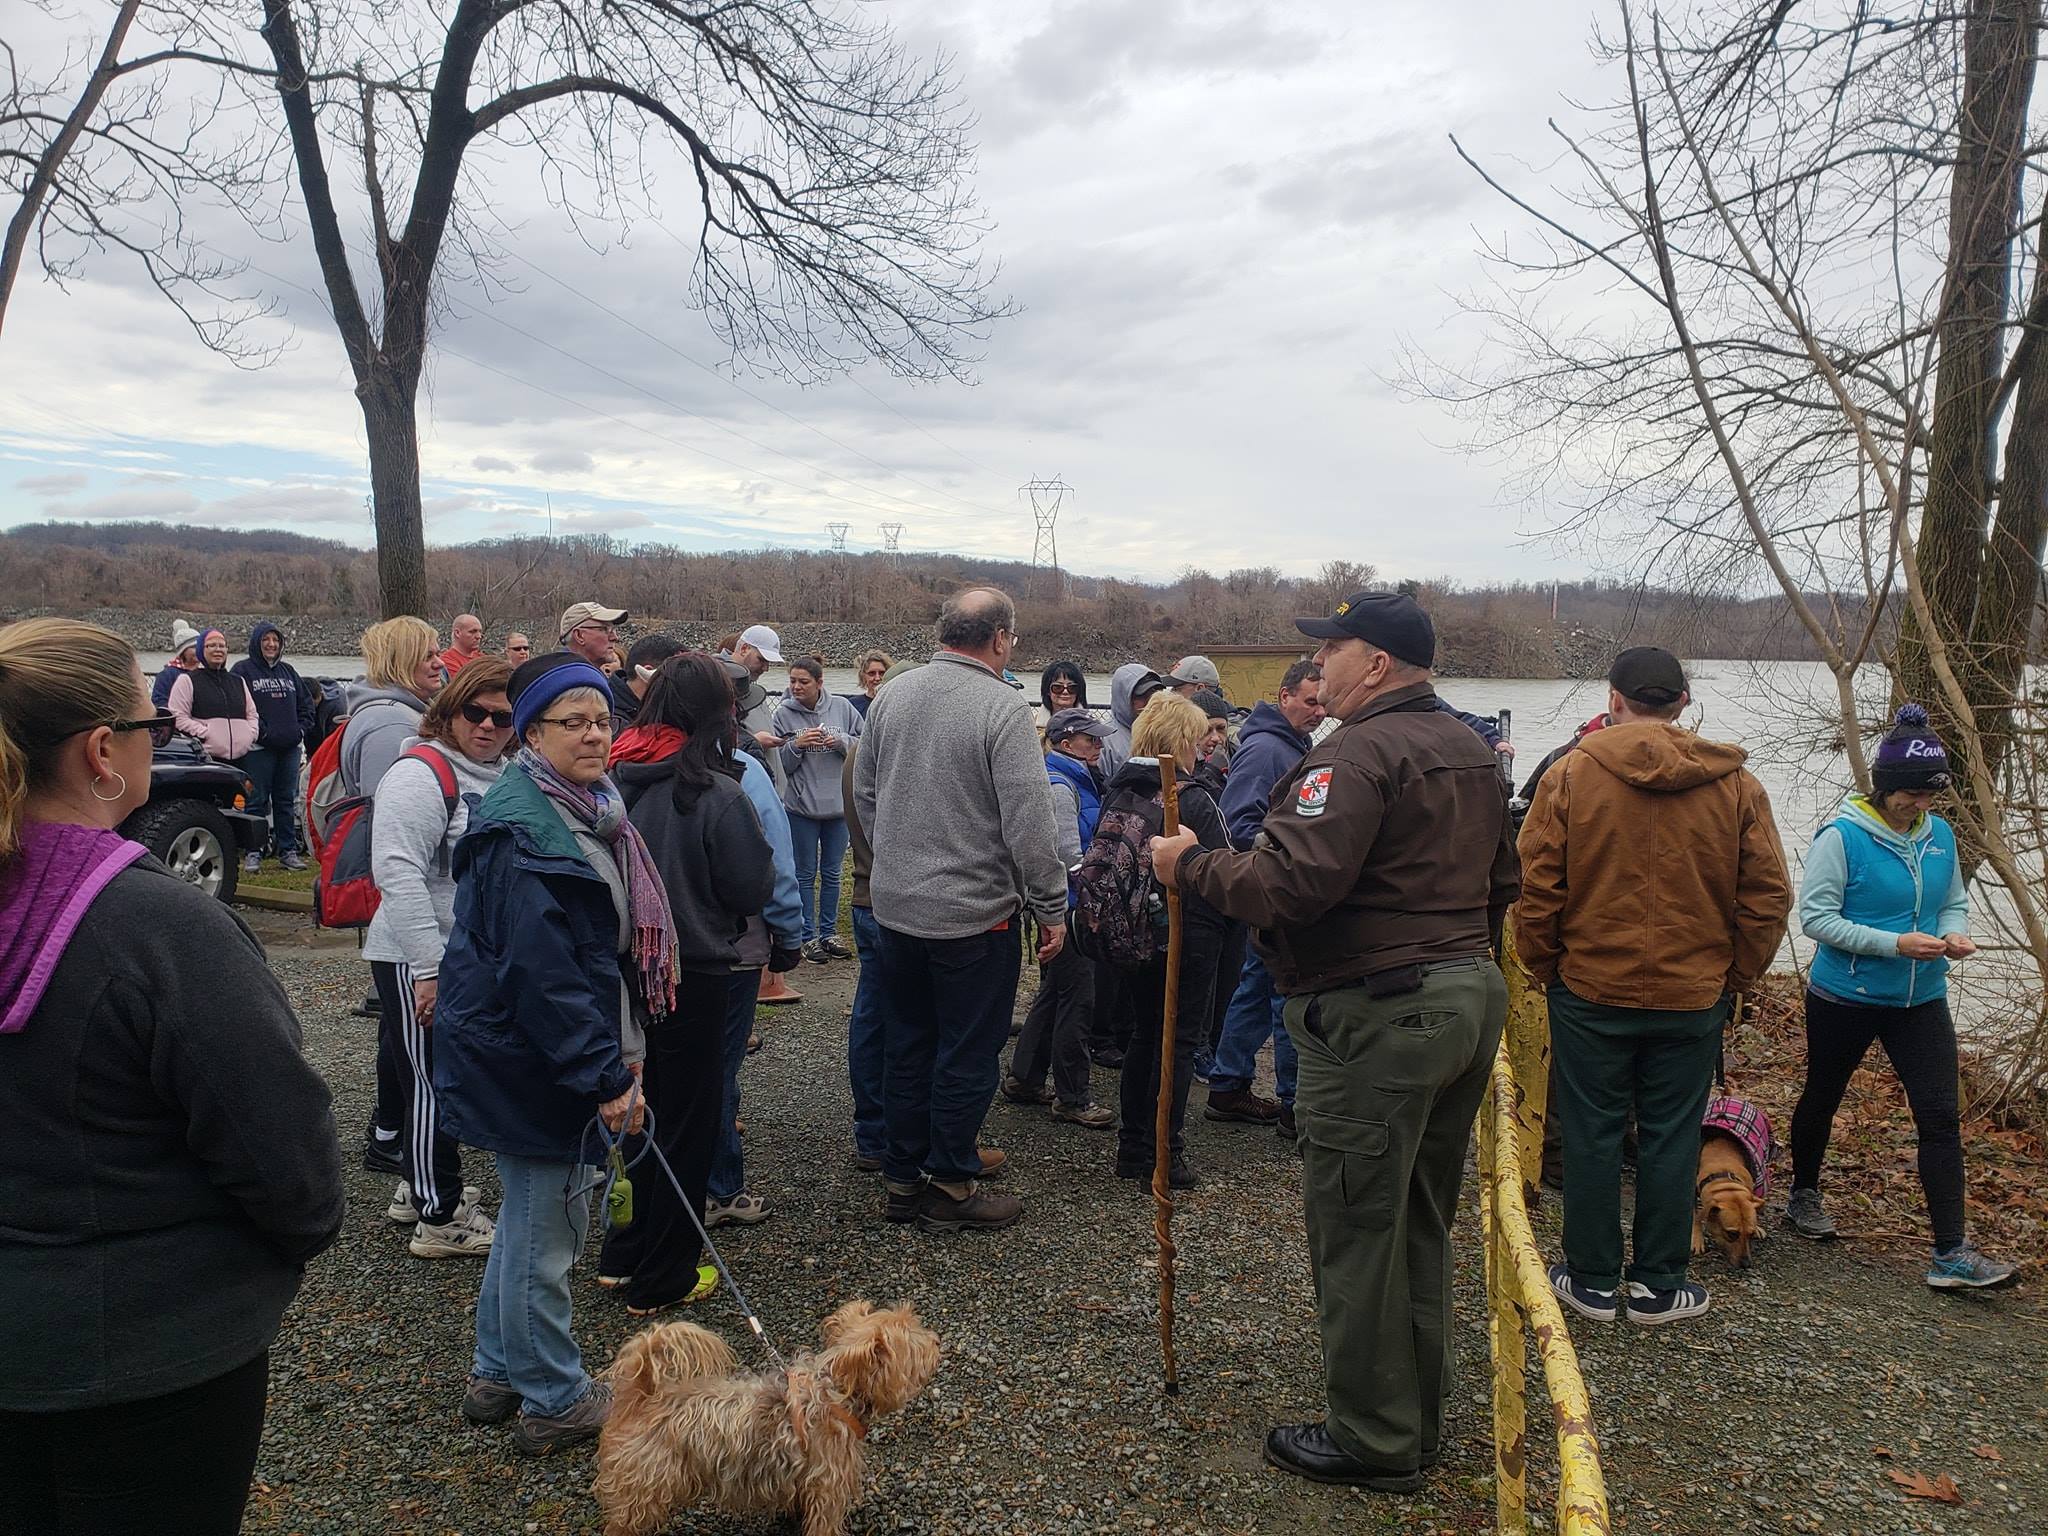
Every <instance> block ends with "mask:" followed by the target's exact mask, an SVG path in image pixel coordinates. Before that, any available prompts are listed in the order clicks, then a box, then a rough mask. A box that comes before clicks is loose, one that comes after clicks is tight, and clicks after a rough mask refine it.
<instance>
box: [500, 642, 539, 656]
mask: <svg viewBox="0 0 2048 1536" xmlns="http://www.w3.org/2000/svg"><path fill="white" fill-rule="evenodd" d="M532 649H533V647H532V646H530V645H508V646H506V647H505V654H506V655H508V656H523V655H525V654H526V653H527V652H528V651H530V650H532Z"/></svg>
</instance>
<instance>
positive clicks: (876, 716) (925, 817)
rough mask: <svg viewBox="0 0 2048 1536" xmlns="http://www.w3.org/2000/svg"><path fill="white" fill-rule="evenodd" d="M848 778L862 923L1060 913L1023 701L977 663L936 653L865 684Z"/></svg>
mask: <svg viewBox="0 0 2048 1536" xmlns="http://www.w3.org/2000/svg"><path fill="white" fill-rule="evenodd" d="M853 782H854V805H855V808H856V810H857V811H858V813H859V816H860V821H861V825H862V827H863V828H865V829H866V831H867V834H868V839H869V841H870V842H871V843H872V844H873V846H874V872H873V874H872V876H871V877H870V880H869V884H868V892H869V898H870V900H871V901H872V903H873V906H874V914H875V921H877V922H879V923H881V924H882V925H883V926H885V927H888V928H893V929H895V930H896V931H897V932H898V933H907V934H911V935H914V936H915V937H918V938H925V939H961V938H967V937H969V936H971V935H973V934H977V933H986V932H988V931H989V930H990V929H991V928H994V927H995V926H996V925H997V924H998V923H1001V922H1004V921H1006V920H1008V919H1011V918H1014V917H1016V916H1017V912H1018V909H1019V907H1020V906H1022V907H1025V908H1028V909H1029V910H1030V911H1031V912H1032V913H1033V914H1034V915H1035V916H1037V917H1038V918H1039V920H1040V921H1041V922H1044V923H1046V924H1048V925H1056V924H1060V923H1064V922H1065V921H1066V918H1067V871H1066V867H1065V866H1064V865H1063V864H1061V862H1060V855H1059V834H1058V831H1057V829H1056V828H1055V827H1054V825H1053V803H1052V786H1051V785H1050V784H1048V783H1047V782H1046V777H1045V756H1044V753H1043V752H1042V750H1041V749H1040V747H1039V745H1038V733H1037V731H1036V730H1035V729H1034V728H1033V725H1032V721H1031V705H1030V703H1029V702H1028V701H1027V700H1026V699H1025V698H1024V696H1023V695H1022V694H1021V693H1018V692H1017V691H1016V690H1015V689H1014V688H1012V687H1010V686H1009V684H1007V683H1005V682H1004V681H1003V680H1002V679H1001V678H1000V677H998V676H997V675H996V674H995V673H994V672H992V671H990V670H989V669H988V668H987V667H986V666H984V665H982V663H980V662H978V661H976V660H974V658H972V657H971V656H962V655H959V654H958V653H956V652H953V651H940V652H938V653H937V654H936V655H934V656H933V657H932V659H931V663H930V664H929V665H927V666H923V667H919V668H918V669H917V670H916V671H914V672H906V673H904V674H903V675H902V676H900V677H898V678H897V679H896V680H895V681H894V682H892V683H890V684H889V686H888V687H887V688H884V689H883V690H882V691H881V692H880V693H878V694H876V695H875V702H874V703H873V704H871V705H870V706H869V707H868V718H867V728H866V729H865V730H864V731H863V732H862V733H861V747H860V752H859V753H858V755H856V757H855V758H854V769H853Z"/></svg>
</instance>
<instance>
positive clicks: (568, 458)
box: [531, 448, 597, 475]
mask: <svg viewBox="0 0 2048 1536" xmlns="http://www.w3.org/2000/svg"><path fill="white" fill-rule="evenodd" d="M531 462H532V467H533V468H534V469H535V470H537V471H539V472H540V473H542V474H548V475H587V474H589V473H590V472H591V471H592V470H594V469H596V468H597V461H596V460H595V459H593V458H591V456H590V455H589V454H587V453H585V452H584V451H583V450H582V449H581V448H547V449H543V450H542V451H541V452H539V453H536V454H535V455H534V456H533V459H532V461H531Z"/></svg>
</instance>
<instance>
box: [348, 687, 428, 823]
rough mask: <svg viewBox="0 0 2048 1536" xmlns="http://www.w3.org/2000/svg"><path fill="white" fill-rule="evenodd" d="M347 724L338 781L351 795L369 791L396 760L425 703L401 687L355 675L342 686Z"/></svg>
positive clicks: (414, 733) (415, 733) (412, 733)
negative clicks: (381, 683)
mask: <svg viewBox="0 0 2048 1536" xmlns="http://www.w3.org/2000/svg"><path fill="white" fill-rule="evenodd" d="M342 698H343V700H344V701H345V702H346V704H347V705H348V724H347V726H346V727H344V729H343V731H342V737H341V782H342V787H343V788H344V789H346V790H347V791H348V792H349V793H350V794H352V795H371V794H375V793H376V792H377V785H378V783H379V782H380V781H381V780H382V779H383V777H384V774H385V772H386V771H387V770H388V769H389V768H390V767H391V765H392V764H393V763H395V762H397V761H398V754H399V753H401V752H403V751H404V750H405V746H406V743H407V742H409V741H412V740H414V739H415V738H416V737H418V735H419V733H420V716H421V715H422V714H423V713H425V711H426V707H427V706H426V705H425V704H424V703H423V702H421V700H420V696H419V695H418V694H416V693H413V692H411V691H410V690H408V689H404V688H379V687H378V686H377V685H376V684H374V683H371V682H369V681H368V680H366V679H364V678H360V677H359V678H357V679H356V680H355V681H354V682H352V683H350V684H348V685H347V686H346V687H345V688H344V689H343V690H342Z"/></svg>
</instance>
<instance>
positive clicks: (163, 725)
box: [107, 709, 178, 747]
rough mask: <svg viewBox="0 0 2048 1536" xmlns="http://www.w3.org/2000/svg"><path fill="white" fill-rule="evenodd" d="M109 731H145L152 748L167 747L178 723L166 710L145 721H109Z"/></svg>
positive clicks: (175, 732) (176, 730) (176, 731)
mask: <svg viewBox="0 0 2048 1536" xmlns="http://www.w3.org/2000/svg"><path fill="white" fill-rule="evenodd" d="M107 729H108V730H110V731H147V732H149V744H150V745H151V746H152V747H168V746H169V745H170V744H171V738H172V737H173V736H175V735H177V733H178V722H177V719H176V717H175V716H173V715H172V714H171V712H170V711H169V710H168V709H160V710H158V711H157V712H156V713H155V714H154V715H151V716H150V717H149V718H148V719H147V720H110V721H108V722H107Z"/></svg>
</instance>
